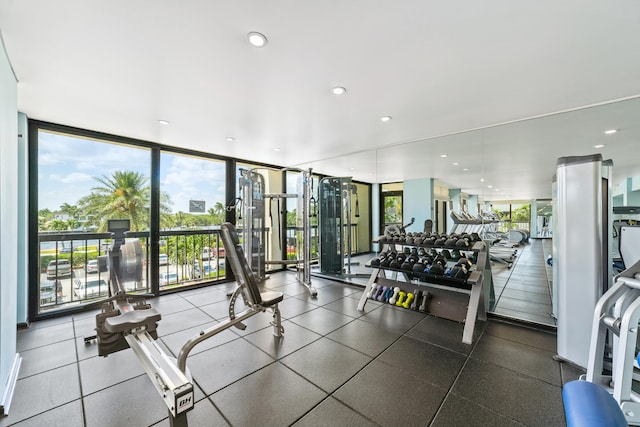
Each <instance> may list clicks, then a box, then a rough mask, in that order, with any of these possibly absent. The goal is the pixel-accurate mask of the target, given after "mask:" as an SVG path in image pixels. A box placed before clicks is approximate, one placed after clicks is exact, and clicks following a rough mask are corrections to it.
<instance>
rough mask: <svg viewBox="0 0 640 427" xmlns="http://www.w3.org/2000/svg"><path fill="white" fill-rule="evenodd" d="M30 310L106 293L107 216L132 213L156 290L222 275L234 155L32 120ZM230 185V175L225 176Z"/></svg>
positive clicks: (78, 304)
mask: <svg viewBox="0 0 640 427" xmlns="http://www.w3.org/2000/svg"><path fill="white" fill-rule="evenodd" d="M29 136H30V181H31V182H30V234H31V236H33V239H32V241H37V242H38V244H37V245H34V246H33V247H32V248H31V249H30V260H29V264H30V266H31V271H32V272H35V273H37V274H32V275H31V277H30V284H29V317H30V318H31V319H37V318H39V317H44V316H47V315H50V314H51V313H55V312H59V311H66V310H76V309H81V308H82V307H83V306H85V305H87V304H92V303H95V302H96V301H99V300H100V299H104V298H105V297H106V296H108V294H109V289H108V286H109V274H110V273H109V271H108V270H106V269H104V268H98V265H99V263H98V262H97V259H98V257H99V256H104V255H106V254H107V253H108V251H109V248H110V246H111V235H110V234H109V233H108V232H107V230H106V224H107V220H108V219H111V218H128V219H130V220H131V233H130V234H129V236H128V237H129V238H135V239H139V240H140V242H141V245H142V248H143V274H142V280H141V281H140V282H136V283H128V284H126V289H127V291H128V292H133V293H139V294H156V295H157V294H159V293H160V292H163V291H170V290H173V289H175V288H177V287H183V286H194V285H200V284H202V283H210V282H214V283H215V282H216V281H223V280H226V279H227V276H228V275H227V274H226V273H225V258H224V248H223V245H222V243H221V241H220V237H219V225H220V224H221V223H222V221H224V219H225V214H226V210H225V208H224V207H225V198H226V191H227V183H226V175H225V174H226V170H227V163H229V162H231V161H230V160H228V159H227V160H224V159H218V158H213V157H208V156H206V155H204V154H202V153H200V154H199V155H196V153H184V152H181V151H179V150H177V149H175V150H174V149H171V148H169V147H161V146H159V145H157V144H153V143H149V142H145V141H138V140H132V139H128V138H122V137H118V136H114V135H106V134H100V133H96V132H90V131H85V130H79V129H74V128H68V127H65V126H60V125H55V124H51V123H43V122H38V121H31V122H30V131H29ZM231 185H233V184H231Z"/></svg>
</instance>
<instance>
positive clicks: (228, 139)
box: [225, 136, 236, 142]
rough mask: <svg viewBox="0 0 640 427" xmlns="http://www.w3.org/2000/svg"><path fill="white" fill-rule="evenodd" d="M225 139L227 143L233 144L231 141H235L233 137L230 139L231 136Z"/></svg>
mask: <svg viewBox="0 0 640 427" xmlns="http://www.w3.org/2000/svg"><path fill="white" fill-rule="evenodd" d="M225 139H226V140H227V142H233V141H235V140H236V139H235V138H234V137H232V136H228V137H226V138H225Z"/></svg>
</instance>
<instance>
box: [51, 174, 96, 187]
mask: <svg viewBox="0 0 640 427" xmlns="http://www.w3.org/2000/svg"><path fill="white" fill-rule="evenodd" d="M49 179H50V180H51V181H57V182H62V183H64V184H78V183H86V182H93V178H92V177H91V175H87V174H86V173H80V172H72V173H70V174H67V175H60V174H51V175H49Z"/></svg>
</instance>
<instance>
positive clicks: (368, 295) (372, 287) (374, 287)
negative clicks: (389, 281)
mask: <svg viewBox="0 0 640 427" xmlns="http://www.w3.org/2000/svg"><path fill="white" fill-rule="evenodd" d="M379 287H380V285H376V284H375V283H372V284H371V289H369V292H367V298H371V299H373V296H374V295H375V292H376V289H377V288H379Z"/></svg>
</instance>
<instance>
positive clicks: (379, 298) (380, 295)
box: [376, 286, 389, 301]
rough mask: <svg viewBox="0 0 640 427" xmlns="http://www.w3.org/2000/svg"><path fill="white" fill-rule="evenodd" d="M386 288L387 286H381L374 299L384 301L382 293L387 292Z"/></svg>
mask: <svg viewBox="0 0 640 427" xmlns="http://www.w3.org/2000/svg"><path fill="white" fill-rule="evenodd" d="M388 289H389V287H388V286H383V287H382V290H381V291H380V292H379V293H378V294H377V295H376V299H377V300H378V301H384V295H385V294H386V293H387V290H388Z"/></svg>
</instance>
